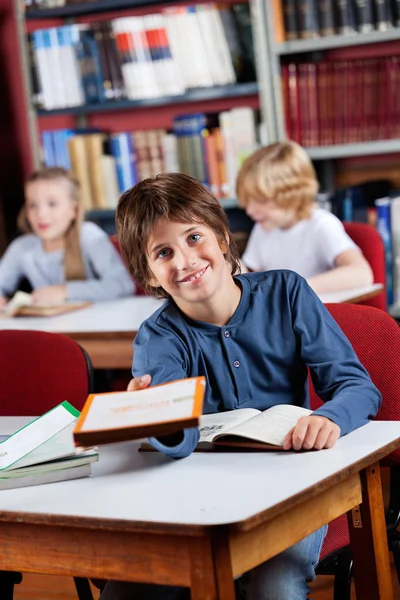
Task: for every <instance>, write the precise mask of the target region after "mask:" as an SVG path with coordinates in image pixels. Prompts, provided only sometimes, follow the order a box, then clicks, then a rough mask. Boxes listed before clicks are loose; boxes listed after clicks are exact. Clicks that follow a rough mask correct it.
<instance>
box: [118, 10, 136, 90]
mask: <svg viewBox="0 0 400 600" xmlns="http://www.w3.org/2000/svg"><path fill="white" fill-rule="evenodd" d="M111 24H112V30H113V33H114V35H115V39H116V43H117V48H118V53H119V60H120V62H121V70H122V78H123V80H124V87H125V90H126V95H127V97H128V99H129V100H136V99H138V98H140V97H141V81H140V68H139V66H138V60H137V56H136V55H135V52H134V47H133V39H132V37H131V35H130V33H129V31H128V25H127V23H126V17H121V18H119V19H114V20H113V21H111ZM127 57H128V58H127Z"/></svg>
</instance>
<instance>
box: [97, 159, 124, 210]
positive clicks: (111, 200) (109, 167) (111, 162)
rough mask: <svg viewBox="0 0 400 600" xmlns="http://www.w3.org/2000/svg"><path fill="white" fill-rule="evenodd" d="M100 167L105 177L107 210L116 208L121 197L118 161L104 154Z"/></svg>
mask: <svg viewBox="0 0 400 600" xmlns="http://www.w3.org/2000/svg"><path fill="white" fill-rule="evenodd" d="M100 166H101V171H102V175H103V183H104V195H105V198H106V208H116V206H117V204H118V199H119V196H120V193H119V187H118V178H117V163H116V160H115V158H114V157H113V156H110V155H109V154H102V155H101V157H100Z"/></svg>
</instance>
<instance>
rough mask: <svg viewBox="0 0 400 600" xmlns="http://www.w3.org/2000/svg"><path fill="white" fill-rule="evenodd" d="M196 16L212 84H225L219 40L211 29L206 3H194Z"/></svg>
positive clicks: (211, 19)
mask: <svg viewBox="0 0 400 600" xmlns="http://www.w3.org/2000/svg"><path fill="white" fill-rule="evenodd" d="M196 17H197V20H198V23H199V27H200V32H201V36H202V39H203V44H204V49H205V52H206V55H207V62H208V65H209V67H210V71H211V75H212V78H213V81H214V85H225V83H228V82H227V80H226V75H225V72H224V68H223V64H222V60H221V57H220V56H219V42H218V40H217V38H216V36H215V32H214V30H213V25H214V23H213V18H212V15H211V13H210V11H209V10H208V7H207V5H205V4H197V5H196ZM210 17H211V18H210Z"/></svg>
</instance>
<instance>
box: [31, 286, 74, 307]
mask: <svg viewBox="0 0 400 600" xmlns="http://www.w3.org/2000/svg"><path fill="white" fill-rule="evenodd" d="M32 296H33V303H34V304H60V303H61V302H65V300H66V299H67V290H66V289H65V285H46V286H44V287H41V288H38V289H37V290H35V291H34V292H33V293H32Z"/></svg>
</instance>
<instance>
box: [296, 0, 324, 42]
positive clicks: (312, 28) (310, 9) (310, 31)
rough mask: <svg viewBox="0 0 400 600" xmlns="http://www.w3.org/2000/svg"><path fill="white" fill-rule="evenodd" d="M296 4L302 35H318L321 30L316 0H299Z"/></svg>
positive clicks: (309, 36)
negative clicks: (319, 29)
mask: <svg viewBox="0 0 400 600" xmlns="http://www.w3.org/2000/svg"><path fill="white" fill-rule="evenodd" d="M296 6H297V21H298V26H299V34H300V37H301V38H315V37H318V35H319V31H318V20H317V7H316V3H315V0H298V1H297V3H296Z"/></svg>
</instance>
